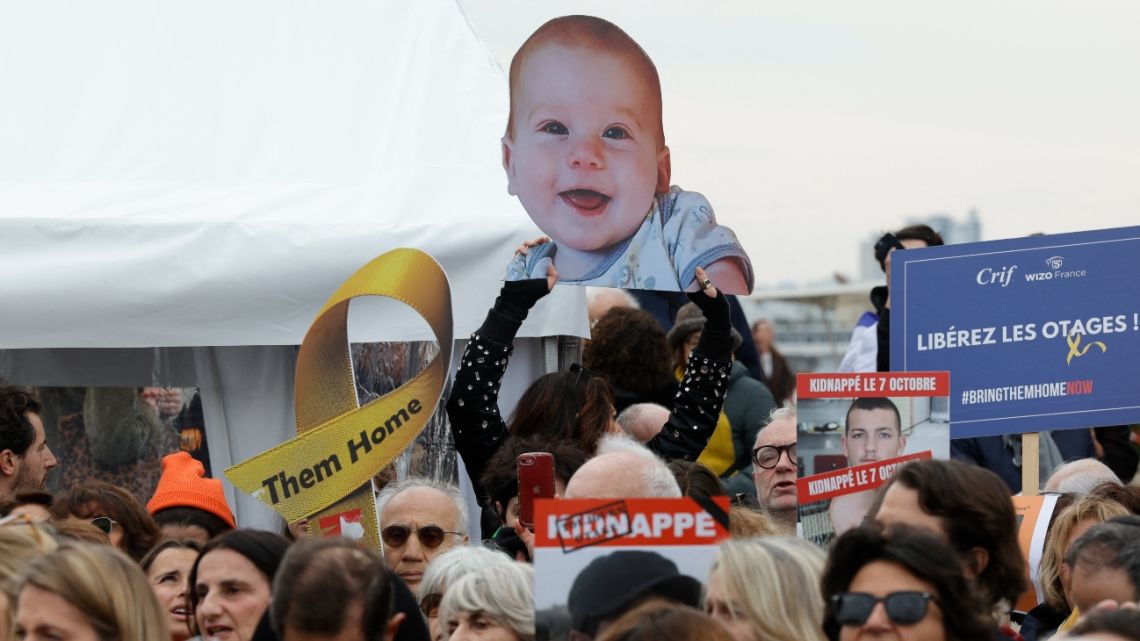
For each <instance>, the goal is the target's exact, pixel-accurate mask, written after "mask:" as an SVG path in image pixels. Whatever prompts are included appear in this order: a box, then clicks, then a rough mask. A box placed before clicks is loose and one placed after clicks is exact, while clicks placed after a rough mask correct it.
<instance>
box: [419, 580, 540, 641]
mask: <svg viewBox="0 0 1140 641" xmlns="http://www.w3.org/2000/svg"><path fill="white" fill-rule="evenodd" d="M475 612H482V613H483V614H484V615H486V616H488V617H490V618H492V619H494V620H495V621H496V622H498V623H499V624H500V625H502V626H503V627H505V628H507V629H509V630H510V631H511V632H513V633H514V634H515V636H516V637H517V638H518V639H520V640H521V641H534V638H535V629H534V568H532V567H531V566H530V564H527V563H520V562H517V561H509V562H508V563H506V564H504V565H494V566H491V567H488V568H486V569H484V570H481V571H479V572H468V573H467V574H464V575H463V576H461V577H459V578H458V579H456V581H455V583H453V584H451V585H449V586H447V590H446V591H445V592H444V593H443V600H442V601H441V602H440V604H439V627H440V630H442V631H443V633H444V634H443V638H444V640H445V641H446V640H447V639H450V638H451V633H449V632H447V629H448V627H450V626H449V623H450V621H451V620H452V619H454V618H455V617H456V615H458V614H460V613H467V614H473V613H475Z"/></svg>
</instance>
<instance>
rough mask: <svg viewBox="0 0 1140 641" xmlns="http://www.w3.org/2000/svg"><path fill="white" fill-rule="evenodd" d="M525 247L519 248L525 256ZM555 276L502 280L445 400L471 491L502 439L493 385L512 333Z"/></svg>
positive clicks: (508, 351)
mask: <svg viewBox="0 0 1140 641" xmlns="http://www.w3.org/2000/svg"><path fill="white" fill-rule="evenodd" d="M527 246H528V245H524V246H523V247H521V248H520V252H522V253H525V249H526V247H527ZM557 278H558V274H557V272H555V271H554V268H553V267H551V268H550V270H549V272H548V277H547V278H546V279H541V278H534V279H529V280H517V281H507V282H505V283H503V288H502V290H501V291H500V292H499V297H498V298H496V299H495V304H494V306H493V307H491V309H490V311H488V312H487V318H486V319H485V320H484V321H483V324H482V325H481V326H480V327H479V329H478V330H476V331H475V333H474V334H472V335H471V340H470V341H468V343H467V348H466V349H465V350H464V351H463V357H462V358H461V359H460V361H459V367H458V368H457V369H456V372H455V379H454V381H453V382H452V385H451V395H450V396H449V397H448V399H447V418H448V421H449V422H450V424H451V434H452V437H453V438H454V439H455V449H456V450H457V451H458V452H459V454H460V455H461V456H462V457H463V463H464V465H465V466H466V467H467V474H468V476H470V477H471V482H472V484H473V485H474V486H475V487H479V478H480V477H481V476H482V474H483V468H484V467H485V466H486V465H487V461H488V460H490V458H491V456H492V455H493V454H494V453H495V451H496V450H498V449H499V446H500V445H501V444H502V442H503V440H504V439H506V437H507V425H506V423H505V422H504V421H503V417H502V414H501V413H500V412H499V386H500V384H501V382H502V379H503V374H504V373H505V372H506V371H507V361H508V360H509V359H510V356H511V352H512V351H514V346H513V343H514V339H515V334H517V333H518V331H519V327H521V326H522V322H523V321H524V320H526V317H527V314H528V313H529V312H530V309H531V307H534V304H535V303H537V302H538V300H539V299H540V298H542V297H543V296H545V295H546V294H547V293H549V292H550V289H551V288H552V287H553V286H554V282H555V281H557Z"/></svg>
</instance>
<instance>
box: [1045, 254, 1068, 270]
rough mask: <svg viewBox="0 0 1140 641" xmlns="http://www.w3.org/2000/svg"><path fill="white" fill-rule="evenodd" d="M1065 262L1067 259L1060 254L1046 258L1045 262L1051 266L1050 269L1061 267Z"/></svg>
mask: <svg viewBox="0 0 1140 641" xmlns="http://www.w3.org/2000/svg"><path fill="white" fill-rule="evenodd" d="M1064 263H1065V259H1064V258H1061V257H1060V256H1052V257H1050V258H1046V259H1045V264H1046V265H1048V266H1049V269H1061V265H1063V264H1064Z"/></svg>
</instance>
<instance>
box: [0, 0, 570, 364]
mask: <svg viewBox="0 0 1140 641" xmlns="http://www.w3.org/2000/svg"><path fill="white" fill-rule="evenodd" d="M0 61H3V62H0V86H3V87H5V92H4V93H5V98H4V100H3V101H0V238H2V243H3V244H2V249H0V274H2V275H3V278H0V300H2V301H6V302H5V303H3V304H0V328H2V329H0V347H2V348H23V347H36V348H42V347H156V346H162V347H165V346H192V345H209V346H223V345H293V344H297V343H299V342H300V339H301V337H302V336H303V334H304V331H305V329H306V328H307V327H308V325H309V323H310V322H311V321H312V319H313V316H314V314H315V312H316V310H317V309H318V307H319V306H320V304H321V303H323V302H324V300H325V299H326V298H327V297H328V296H329V294H331V293H332V291H333V290H334V289H335V287H336V286H337V285H338V284H339V283H340V282H341V281H342V280H344V279H345V278H346V277H347V276H348V275H349V274H351V273H352V272H353V271H355V270H356V269H357V268H358V267H359V266H361V265H363V264H364V263H365V262H367V261H368V260H369V259H371V258H372V257H374V256H376V255H379V254H381V253H383V252H384V251H387V250H389V249H392V248H395V247H417V248H420V249H423V250H425V251H427V252H428V253H430V254H432V255H433V256H435V257H436V258H437V259H438V260H439V261H440V262H441V264H442V265H443V267H444V269H445V270H446V271H447V273H448V275H449V276H450V278H451V281H452V293H453V297H454V302H455V309H456V315H455V318H456V323H455V326H456V332H457V335H459V336H465V335H467V334H468V333H470V332H471V331H472V330H473V329H475V327H477V326H478V324H479V322H480V320H481V317H482V314H483V311H484V310H485V308H486V306H487V303H488V301H489V300H490V295H491V294H493V291H494V286H493V283H494V281H495V280H496V279H499V278H501V277H502V275H503V273H504V271H505V266H506V262H507V259H508V258H509V257H510V252H511V249H512V248H513V247H515V246H517V244H518V243H519V242H520V241H521V240H522V239H524V238H527V237H532V236H536V235H538V231H537V229H536V228H535V227H534V226H533V224H532V223H531V222H530V220H529V219H528V218H527V217H526V215H525V213H524V212H523V211H522V209H521V207H520V206H519V205H518V203H517V201H515V199H514V198H512V197H510V196H509V195H508V194H507V193H506V179H505V176H504V175H503V170H502V168H501V166H500V143H499V138H500V136H501V135H502V131H503V127H504V124H505V122H506V112H507V89H506V82H505V78H504V76H503V72H502V70H501V69H499V68H498V66H497V65H496V64H495V63H494V61H493V60H492V59H491V57H490V55H489V54H488V53H487V51H486V49H485V48H484V46H483V45H482V43H481V42H480V41H479V40H478V37H477V36H476V34H475V33H474V32H473V31H472V29H471V27H470V25H469V24H468V23H467V21H466V19H465V18H464V16H463V14H462V11H461V10H460V8H459V7H458V5H456V4H455V3H454V2H453V1H451V0H403V1H398V0H389V1H386V2H374V1H367V0H357V1H352V0H350V1H346V2H337V3H332V4H329V3H318V2H303V3H285V4H282V3H278V2H266V1H254V2H242V3H232V2H194V3H158V4H156V3H153V2H144V1H142V0H138V1H128V0H119V1H115V0H112V1H111V2H100V3H71V2H50V1H49V2H43V3H39V2H36V3H3V4H0ZM560 289H561V291H558V292H556V293H555V300H554V301H552V303H553V304H550V305H544V306H543V307H542V308H540V309H538V310H536V312H535V313H534V314H533V318H532V319H531V322H529V323H528V325H527V326H526V327H525V328H524V330H523V333H522V335H524V336H542V335H554V334H583V333H584V332H585V329H586V327H585V309H584V306H582V305H576V304H574V303H575V301H577V302H580V301H581V293H580V292H578V291H575V290H571V289H570V288H560ZM15 301H19V303H18V304H17V303H16V302H15ZM555 307H557V308H558V309H559V313H552V312H553V309H554V308H555ZM566 310H573V311H566ZM428 338H430V336H429V335H428V333H427V328H426V325H425V324H423V323H420V322H417V321H416V319H415V318H414V317H413V316H412V315H410V314H407V315H403V316H400V317H399V319H396V320H392V319H389V318H385V319H384V322H383V323H367V324H362V325H361V333H358V334H355V335H354V339H361V340H363V339H383V340H423V339H428Z"/></svg>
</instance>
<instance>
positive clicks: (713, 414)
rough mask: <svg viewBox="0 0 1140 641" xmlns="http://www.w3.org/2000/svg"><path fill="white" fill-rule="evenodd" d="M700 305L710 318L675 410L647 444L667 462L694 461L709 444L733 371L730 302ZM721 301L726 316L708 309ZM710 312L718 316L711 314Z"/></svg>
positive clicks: (688, 365) (691, 357) (679, 389)
mask: <svg viewBox="0 0 1140 641" xmlns="http://www.w3.org/2000/svg"><path fill="white" fill-rule="evenodd" d="M695 296H704V294H700V293H698V294H695V295H690V299H691V300H693V301H694V302H697V303H698V305H700V306H701V308H702V310H705V315H706V317H707V318H708V322H706V324H705V327H704V329H702V330H701V338H700V341H699V342H698V343H697V346H696V348H695V349H693V351H692V352H691V353H690V354H689V361H688V363H686V365H685V373H684V376H682V377H681V384H680V385H679V386H678V387H677V394H676V396H675V397H674V399H673V411H672V413H670V414H669V420H668V421H667V422H666V423H665V426H664V427H663V428H661V431H660V432H659V433H658V434H657V436H655V437H653V439H652V440H650V441H649V443H647V444H646V445H648V446H649V449H651V450H653V451H654V452H656V453H657V455H658V456H660V457H661V458H663V459H665V460H667V461H668V460H671V459H684V460H686V461H695V460H697V457H698V456H700V455H701V452H702V451H704V449H705V446H707V445H708V443H709V439H710V438H712V435H713V432H714V431H716V421H717V418H718V417H719V416H720V410H721V407H722V406H723V405H724V393H725V390H726V389H728V377H729V374H730V373H731V372H732V334H731V331H730V329H729V321H728V310H727V308H728V303H727V302H726V301H724V297H723V296H717V298H716V299H709V300H707V301H706V300H700V299H696V298H695ZM716 300H719V301H720V302H721V303H723V305H724V308H725V309H724V311H723V315H722V314H721V313H719V312H720V310H719V309H713V310H708V309H706V308H708V307H710V306H711V305H714V304H716V303H712V302H710V301H716ZM710 311H713V312H716V313H709V312H710Z"/></svg>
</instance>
